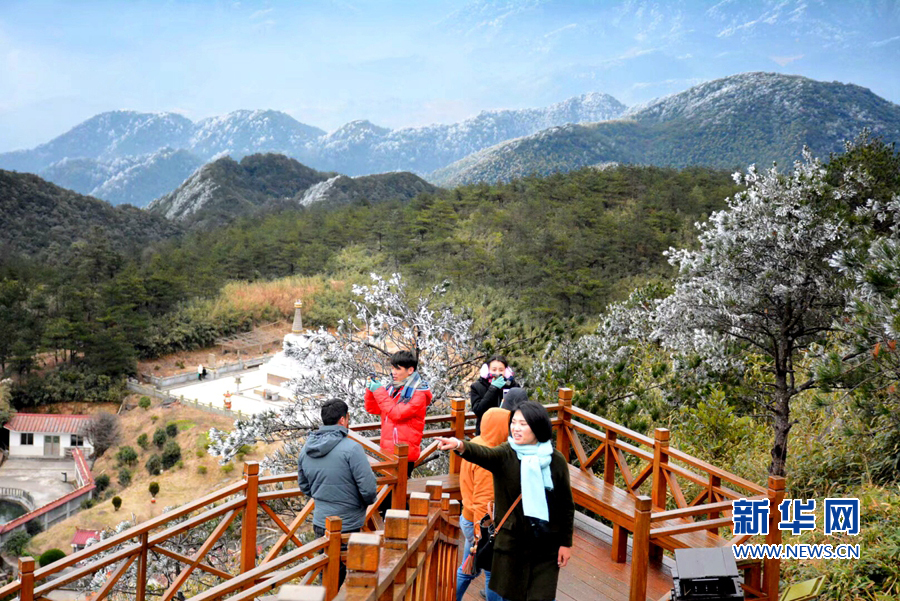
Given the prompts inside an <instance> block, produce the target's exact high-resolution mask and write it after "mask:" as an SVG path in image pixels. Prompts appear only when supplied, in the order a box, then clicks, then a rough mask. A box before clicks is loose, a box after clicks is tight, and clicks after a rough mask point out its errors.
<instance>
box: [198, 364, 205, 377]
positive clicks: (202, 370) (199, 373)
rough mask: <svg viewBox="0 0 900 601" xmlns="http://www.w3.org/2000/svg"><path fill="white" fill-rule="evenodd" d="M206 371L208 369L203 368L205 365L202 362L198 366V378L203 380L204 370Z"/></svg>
mask: <svg viewBox="0 0 900 601" xmlns="http://www.w3.org/2000/svg"><path fill="white" fill-rule="evenodd" d="M205 371H206V370H205V369H203V365H202V364H200V365H198V366H197V379H198V380H202V379H203V375H204V372H205Z"/></svg>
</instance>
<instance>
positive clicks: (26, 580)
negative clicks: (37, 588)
mask: <svg viewBox="0 0 900 601" xmlns="http://www.w3.org/2000/svg"><path fill="white" fill-rule="evenodd" d="M19 581H20V582H21V583H22V589H21V590H20V591H19V601H34V558H32V557H20V558H19Z"/></svg>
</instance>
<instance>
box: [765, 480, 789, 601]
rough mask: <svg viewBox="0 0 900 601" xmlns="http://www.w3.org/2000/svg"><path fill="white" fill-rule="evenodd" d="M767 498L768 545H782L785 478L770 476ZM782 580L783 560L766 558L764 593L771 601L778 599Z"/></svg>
mask: <svg viewBox="0 0 900 601" xmlns="http://www.w3.org/2000/svg"><path fill="white" fill-rule="evenodd" d="M766 496H767V497H768V498H769V533H768V534H767V535H766V544H768V545H780V544H781V530H779V529H778V522H780V521H781V510H780V509H779V508H778V505H779V504H781V502H782V501H783V500H784V476H769V486H768V491H767V493H766ZM780 580H781V560H780V559H770V558H766V559H764V560H763V587H764V590H763V592H764V593H765V594H766V596H767V597H768V599H769V601H774V600H775V599H778V585H779V582H780Z"/></svg>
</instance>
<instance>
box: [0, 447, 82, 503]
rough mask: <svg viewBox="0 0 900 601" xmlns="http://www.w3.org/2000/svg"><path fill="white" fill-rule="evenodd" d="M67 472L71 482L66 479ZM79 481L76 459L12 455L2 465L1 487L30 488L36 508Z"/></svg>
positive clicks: (52, 499) (0, 470)
mask: <svg viewBox="0 0 900 601" xmlns="http://www.w3.org/2000/svg"><path fill="white" fill-rule="evenodd" d="M63 472H65V474H66V478H65V479H66V480H67V482H64V481H63ZM77 485H78V481H77V479H76V477H75V462H74V461H73V460H71V459H20V458H10V459H7V460H6V463H4V464H3V465H2V466H0V487H8V488H19V489H21V490H24V491H26V492H28V493H29V494H30V495H31V496H32V498H33V499H34V502H35V508H37V507H41V506H42V505H46V504H47V503H50V502H51V501H55V500H56V499H58V498H60V497H62V496H64V495H67V494H69V493H70V492H72V491H73V490H75V488H76V487H77Z"/></svg>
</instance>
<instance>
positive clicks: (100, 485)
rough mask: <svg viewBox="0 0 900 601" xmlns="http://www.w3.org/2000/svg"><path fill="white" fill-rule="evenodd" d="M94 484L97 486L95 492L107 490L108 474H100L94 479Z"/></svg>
mask: <svg viewBox="0 0 900 601" xmlns="http://www.w3.org/2000/svg"><path fill="white" fill-rule="evenodd" d="M94 484H96V485H97V492H103V491H104V490H106V489H107V488H109V474H100V475H99V476H97V477H96V478H94Z"/></svg>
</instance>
